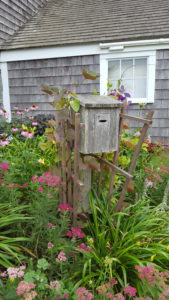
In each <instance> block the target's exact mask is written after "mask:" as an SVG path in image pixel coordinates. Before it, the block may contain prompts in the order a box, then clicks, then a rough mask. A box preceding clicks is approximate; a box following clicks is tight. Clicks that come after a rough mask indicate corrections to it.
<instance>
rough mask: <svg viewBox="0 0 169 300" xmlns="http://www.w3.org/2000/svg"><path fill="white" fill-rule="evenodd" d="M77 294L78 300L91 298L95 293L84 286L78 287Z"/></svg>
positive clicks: (89, 299)
mask: <svg viewBox="0 0 169 300" xmlns="http://www.w3.org/2000/svg"><path fill="white" fill-rule="evenodd" d="M76 295H77V299H78V300H91V299H93V298H94V296H93V294H92V293H90V292H89V291H88V290H87V289H85V288H84V287H79V288H77V290H76Z"/></svg>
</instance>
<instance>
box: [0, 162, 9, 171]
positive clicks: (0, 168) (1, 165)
mask: <svg viewBox="0 0 169 300" xmlns="http://www.w3.org/2000/svg"><path fill="white" fill-rule="evenodd" d="M9 168H10V165H9V163H8V162H5V161H4V162H1V163H0V171H1V172H2V173H5V172H6V171H7V170H8V169H9Z"/></svg>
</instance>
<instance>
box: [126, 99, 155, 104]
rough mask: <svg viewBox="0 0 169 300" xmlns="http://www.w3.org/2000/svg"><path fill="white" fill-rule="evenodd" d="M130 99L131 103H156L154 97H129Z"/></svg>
mask: <svg viewBox="0 0 169 300" xmlns="http://www.w3.org/2000/svg"><path fill="white" fill-rule="evenodd" d="M128 101H131V104H139V103H145V104H148V103H154V100H153V99H147V98H128Z"/></svg>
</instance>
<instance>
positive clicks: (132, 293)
mask: <svg viewBox="0 0 169 300" xmlns="http://www.w3.org/2000/svg"><path fill="white" fill-rule="evenodd" d="M124 294H127V295H129V296H130V297H134V296H136V294H137V290H136V289H135V288H134V287H132V286H131V285H128V286H126V287H125V288H124Z"/></svg>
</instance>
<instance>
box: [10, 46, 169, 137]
mask: <svg viewBox="0 0 169 300" xmlns="http://www.w3.org/2000/svg"><path fill="white" fill-rule="evenodd" d="M156 57H157V60H156V81H155V101H154V103H153V104H147V105H146V106H145V107H144V108H143V109H140V107H139V105H138V104H132V105H131V106H130V110H129V111H128V113H129V114H131V115H135V116H139V117H144V116H145V114H146V111H147V110H148V109H153V110H154V111H155V114H154V118H153V125H152V128H150V130H149V134H150V136H151V137H152V138H153V139H154V140H156V139H160V140H162V141H169V50H158V51H157V56H156ZM83 68H86V69H87V70H94V71H96V72H99V55H89V56H77V57H68V58H57V59H45V60H32V61H21V62H10V63H8V71H9V87H10V97H11V106H13V105H15V104H18V105H19V106H20V107H21V109H22V108H26V107H28V106H30V104H33V103H35V104H37V105H38V107H39V109H38V112H44V113H50V112H51V110H52V107H51V106H50V105H49V104H48V102H49V101H50V100H51V97H50V96H48V95H47V94H44V93H42V92H41V88H40V86H41V84H49V85H52V86H57V87H60V88H66V89H70V90H71V91H74V92H76V93H80V94H89V93H91V92H92V90H94V89H96V90H97V91H99V79H97V80H96V81H91V80H86V79H84V78H83V76H82V69H83ZM70 83H71V84H70ZM130 125H131V126H132V127H133V128H137V127H139V126H142V124H139V123H136V122H130Z"/></svg>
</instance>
